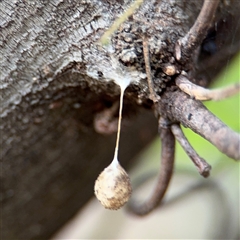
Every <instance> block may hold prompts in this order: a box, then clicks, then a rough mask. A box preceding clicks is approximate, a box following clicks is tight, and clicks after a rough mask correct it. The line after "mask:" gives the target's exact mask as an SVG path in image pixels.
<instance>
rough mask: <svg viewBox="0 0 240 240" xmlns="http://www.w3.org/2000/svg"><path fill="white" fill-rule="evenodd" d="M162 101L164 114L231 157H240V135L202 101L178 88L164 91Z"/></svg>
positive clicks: (237, 158)
mask: <svg viewBox="0 0 240 240" xmlns="http://www.w3.org/2000/svg"><path fill="white" fill-rule="evenodd" d="M161 102H162V104H161V109H159V113H160V114H161V115H162V116H168V117H169V119H170V121H173V122H180V123H181V124H182V125H183V126H184V127H188V128H190V129H191V130H192V131H194V132H195V133H197V134H199V135H200V136H202V137H204V138H205V139H207V140H208V141H209V142H211V143H212V144H213V145H214V146H216V147H217V148H218V149H219V150H220V151H221V152H222V153H224V154H226V155H227V156H229V157H230V158H233V159H236V160H239V159H240V147H239V146H240V135H239V134H238V133H236V132H234V131H233V130H232V129H230V128H229V127H228V126H226V125H225V124H224V123H223V122H221V121H220V120H219V119H218V118H217V117H216V116H215V115H213V114H212V113H211V112H210V111H208V109H207V108H206V107H205V106H204V105H203V104H202V103H201V102H200V101H197V100H194V99H191V97H190V96H188V95H186V94H185V93H183V92H181V91H180V90H177V91H174V92H166V93H164V94H163V96H162V97H161Z"/></svg>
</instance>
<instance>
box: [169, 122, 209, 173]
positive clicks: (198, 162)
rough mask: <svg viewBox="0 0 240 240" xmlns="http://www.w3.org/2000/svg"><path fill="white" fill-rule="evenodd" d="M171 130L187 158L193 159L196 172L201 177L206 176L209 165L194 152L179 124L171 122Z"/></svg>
mask: <svg viewBox="0 0 240 240" xmlns="http://www.w3.org/2000/svg"><path fill="white" fill-rule="evenodd" d="M171 130H172V133H173V135H174V136H175V138H176V139H177V141H178V142H179V143H180V145H181V146H182V148H183V149H184V151H185V152H186V153H187V155H188V156H189V158H190V159H191V160H192V161H193V163H194V164H195V166H196V167H197V169H198V172H199V173H200V174H201V175H202V176H203V177H208V176H209V175H210V170H211V166H210V165H209V164H208V163H207V162H206V161H205V160H204V159H203V158H201V157H200V156H199V155H198V154H197V153H196V151H195V150H194V149H193V147H192V146H191V145H190V143H189V142H188V140H187V138H186V137H185V135H184V133H183V131H182V129H181V127H180V126H179V124H172V125H171Z"/></svg>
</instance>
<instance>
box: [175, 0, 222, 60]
mask: <svg viewBox="0 0 240 240" xmlns="http://www.w3.org/2000/svg"><path fill="white" fill-rule="evenodd" d="M218 4H219V0H205V1H204V3H203V6H202V9H201V11H200V13H199V15H198V18H197V20H196V21H195V23H194V25H193V26H192V27H191V29H190V30H189V31H188V33H187V34H186V35H185V36H184V37H183V38H181V39H179V40H178V41H177V44H176V48H175V55H176V59H177V60H178V61H180V60H182V59H183V56H184V57H185V58H186V59H189V57H190V56H191V55H192V53H193V51H194V50H195V49H196V48H197V47H198V46H199V44H200V43H201V42H202V41H203V39H204V38H205V36H206V34H207V31H208V29H209V27H210V26H211V24H212V21H213V19H214V15H215V12H216V9H217V7H218Z"/></svg>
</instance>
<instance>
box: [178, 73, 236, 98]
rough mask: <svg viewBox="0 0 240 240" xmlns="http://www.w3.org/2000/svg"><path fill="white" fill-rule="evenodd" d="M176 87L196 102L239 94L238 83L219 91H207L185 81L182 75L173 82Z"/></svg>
mask: <svg viewBox="0 0 240 240" xmlns="http://www.w3.org/2000/svg"><path fill="white" fill-rule="evenodd" d="M175 82H176V85H177V86H178V87H179V88H180V89H181V90H182V91H183V92H185V93H187V94H188V95H189V96H191V97H193V98H195V99H197V100H201V101H204V100H215V101H218V100H222V99H225V98H228V97H231V96H233V95H234V94H237V93H239V91H240V83H236V84H234V85H230V86H227V87H224V88H220V89H213V90H210V89H207V88H203V87H200V86H198V85H196V84H194V83H192V82H191V81H189V80H188V79H187V77H185V76H184V75H182V74H181V75H180V76H178V77H177V78H176V80H175Z"/></svg>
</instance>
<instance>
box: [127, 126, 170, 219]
mask: <svg viewBox="0 0 240 240" xmlns="http://www.w3.org/2000/svg"><path fill="white" fill-rule="evenodd" d="M160 137H161V142H162V149H161V168H160V171H159V176H158V180H157V185H156V187H155V189H154V191H153V193H152V195H151V196H150V198H149V199H148V200H146V201H145V202H144V203H142V204H138V203H137V202H136V201H132V200H131V201H130V202H129V204H128V207H129V210H130V211H131V212H132V213H134V214H136V215H141V216H142V215H146V214H148V213H149V212H151V211H152V210H153V209H154V208H156V207H157V206H158V204H159V203H160V202H161V200H162V199H163V197H164V195H165V192H166V190H167V188H168V185H169V182H170V180H171V177H172V173H173V165H174V152H175V139H174V136H173V134H172V132H171V129H170V128H163V127H160Z"/></svg>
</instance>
